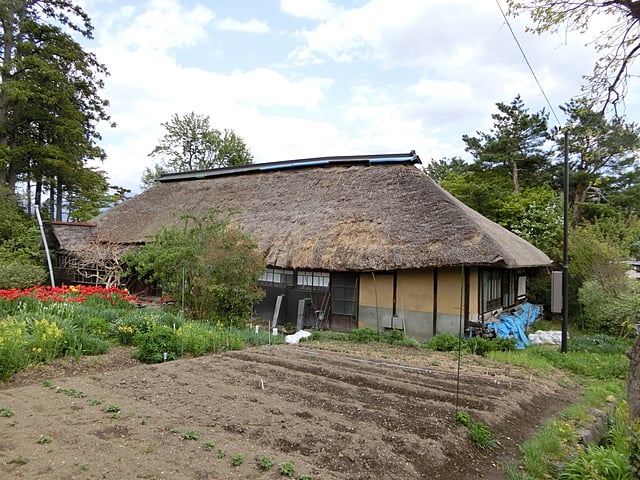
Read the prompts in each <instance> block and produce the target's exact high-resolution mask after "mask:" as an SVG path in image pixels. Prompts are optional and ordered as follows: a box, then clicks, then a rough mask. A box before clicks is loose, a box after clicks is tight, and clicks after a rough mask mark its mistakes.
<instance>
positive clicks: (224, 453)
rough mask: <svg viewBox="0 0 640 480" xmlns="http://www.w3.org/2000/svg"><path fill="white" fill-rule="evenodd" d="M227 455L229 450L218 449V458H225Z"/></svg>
mask: <svg viewBox="0 0 640 480" xmlns="http://www.w3.org/2000/svg"><path fill="white" fill-rule="evenodd" d="M226 456H227V452H225V451H224V450H222V449H220V450H218V458H224V457H226Z"/></svg>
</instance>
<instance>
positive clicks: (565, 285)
mask: <svg viewBox="0 0 640 480" xmlns="http://www.w3.org/2000/svg"><path fill="white" fill-rule="evenodd" d="M563 203H564V205H563V207H564V238H563V248H562V340H561V346H560V351H561V352H562V353H567V335H568V329H569V132H568V131H567V130H565V132H564V202H563Z"/></svg>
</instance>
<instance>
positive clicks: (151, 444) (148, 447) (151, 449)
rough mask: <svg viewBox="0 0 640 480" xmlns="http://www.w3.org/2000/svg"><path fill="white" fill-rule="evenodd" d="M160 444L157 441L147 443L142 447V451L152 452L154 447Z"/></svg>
mask: <svg viewBox="0 0 640 480" xmlns="http://www.w3.org/2000/svg"><path fill="white" fill-rule="evenodd" d="M159 446H160V445H158V444H157V443H150V444H149V445H147V446H146V447H144V450H143V452H144V453H152V452H153V451H154V450H155V449H156V448H158V447H159Z"/></svg>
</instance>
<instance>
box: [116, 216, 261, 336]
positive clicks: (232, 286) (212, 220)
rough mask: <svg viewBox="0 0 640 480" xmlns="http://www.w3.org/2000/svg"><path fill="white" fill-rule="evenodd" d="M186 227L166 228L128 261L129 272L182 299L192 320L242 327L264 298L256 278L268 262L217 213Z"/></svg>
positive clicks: (191, 221)
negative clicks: (257, 303) (255, 305)
mask: <svg viewBox="0 0 640 480" xmlns="http://www.w3.org/2000/svg"><path fill="white" fill-rule="evenodd" d="M183 221H184V223H183V225H182V227H170V228H165V229H163V230H161V231H160V232H158V233H157V234H156V235H155V237H154V240H153V241H152V242H149V243H147V244H145V245H143V246H142V247H140V248H139V249H138V250H137V251H135V252H132V253H131V254H129V255H127V256H126V257H125V263H126V264H127V265H128V266H129V268H130V271H131V272H132V273H133V274H135V275H137V276H139V277H140V279H142V280H143V281H145V282H146V283H150V284H154V283H155V284H156V285H158V286H160V287H161V288H162V289H163V293H166V294H168V295H171V296H173V297H175V298H179V299H182V298H184V305H183V308H184V309H185V311H186V312H187V313H188V314H189V315H190V316H191V317H193V318H196V319H200V320H208V321H214V322H215V321H220V322H222V323H224V324H227V325H231V324H237V325H243V324H244V322H246V321H247V320H248V318H249V315H250V313H251V309H252V306H253V304H254V303H256V302H258V301H260V300H261V299H262V297H263V295H264V292H263V291H262V290H261V289H260V288H258V278H260V276H261V275H262V273H263V271H264V259H263V256H262V254H261V253H260V252H259V251H258V250H257V247H256V244H255V242H254V241H253V239H251V238H250V237H249V236H248V235H246V234H244V233H243V232H241V231H240V230H238V229H237V228H235V227H233V226H231V225H230V223H229V221H230V220H229V217H223V218H220V216H219V214H218V212H216V211H213V212H211V213H210V214H209V215H207V216H206V217H204V218H195V217H192V216H185V217H183Z"/></svg>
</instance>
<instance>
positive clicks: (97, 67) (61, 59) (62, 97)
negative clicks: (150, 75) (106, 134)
mask: <svg viewBox="0 0 640 480" xmlns="http://www.w3.org/2000/svg"><path fill="white" fill-rule="evenodd" d="M3 5H6V8H2V9H0V22H1V23H2V25H3V35H2V38H1V39H0V50H2V51H3V52H4V55H3V67H2V70H1V71H0V84H1V85H2V87H3V88H2V89H0V105H3V108H2V109H1V110H0V145H2V146H3V147H2V149H1V150H0V157H2V159H3V162H2V167H1V168H0V183H1V184H3V185H4V184H6V185H8V186H9V188H10V190H12V191H14V190H15V187H16V183H17V181H18V178H23V179H25V180H27V179H28V180H29V181H31V183H32V185H37V188H36V192H37V195H38V197H37V198H36V199H35V202H34V203H36V204H39V203H43V202H41V200H42V196H41V195H40V192H44V193H45V195H46V196H49V195H47V194H48V193H52V195H51V196H52V197H56V196H60V195H64V194H66V193H67V192H72V191H74V192H79V191H81V190H83V189H84V187H85V184H84V183H83V182H82V180H81V179H79V177H81V176H82V175H81V174H80V173H79V172H82V171H83V170H84V169H86V168H87V167H86V161H87V160H89V159H101V158H104V152H103V151H102V149H101V148H99V147H98V146H97V142H98V141H99V140H100V134H99V133H98V131H97V125H98V123H100V122H102V121H108V120H109V116H108V114H107V113H106V108H107V105H108V102H107V101H106V100H104V99H103V98H101V97H100V95H99V91H100V89H101V88H102V87H103V78H104V77H105V76H106V75H107V71H106V68H105V67H104V65H102V64H100V63H99V62H98V61H97V59H96V57H95V55H94V54H92V53H88V52H86V51H84V50H83V49H82V47H81V45H80V44H79V43H78V41H76V38H78V37H85V38H90V37H91V35H92V30H93V27H92V25H91V21H90V19H89V17H88V16H87V15H86V13H85V12H84V11H83V10H82V9H81V8H80V7H79V6H77V5H74V4H73V3H72V2H71V1H54V0H42V1H39V2H8V3H7V2H5V3H4V4H3ZM71 33H73V35H72V34H71ZM47 190H49V192H47ZM63 203H64V199H63V198H61V197H59V198H55V201H54V202H53V205H49V207H50V208H49V209H45V210H47V211H50V212H52V215H51V217H52V218H56V219H58V220H62V212H61V210H60V209H59V208H57V207H58V206H60V205H63ZM54 210H55V212H54ZM45 213H46V212H45Z"/></svg>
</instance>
